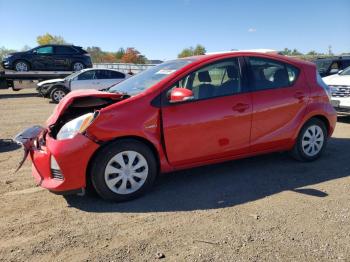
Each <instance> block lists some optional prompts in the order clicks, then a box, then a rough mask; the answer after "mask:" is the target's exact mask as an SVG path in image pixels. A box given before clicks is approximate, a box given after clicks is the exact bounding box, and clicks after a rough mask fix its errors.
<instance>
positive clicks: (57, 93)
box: [50, 87, 68, 103]
mask: <svg viewBox="0 0 350 262" xmlns="http://www.w3.org/2000/svg"><path fill="white" fill-rule="evenodd" d="M67 93H68V91H67V90H66V89H65V88H63V87H55V88H54V89H53V90H52V91H51V94H50V98H51V100H52V102H54V103H59V102H60V101H61V100H62V99H63V97H65V96H66V94H67Z"/></svg>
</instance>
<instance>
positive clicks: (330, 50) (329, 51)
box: [328, 45, 333, 55]
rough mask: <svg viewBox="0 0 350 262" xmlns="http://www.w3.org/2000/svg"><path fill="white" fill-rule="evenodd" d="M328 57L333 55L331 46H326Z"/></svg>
mask: <svg viewBox="0 0 350 262" xmlns="http://www.w3.org/2000/svg"><path fill="white" fill-rule="evenodd" d="M328 55H333V52H332V46H331V45H329V46H328Z"/></svg>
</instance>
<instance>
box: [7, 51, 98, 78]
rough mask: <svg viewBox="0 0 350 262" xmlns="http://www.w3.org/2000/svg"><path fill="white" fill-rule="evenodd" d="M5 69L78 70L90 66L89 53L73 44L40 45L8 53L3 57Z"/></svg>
mask: <svg viewBox="0 0 350 262" xmlns="http://www.w3.org/2000/svg"><path fill="white" fill-rule="evenodd" d="M2 66H3V68H5V69H10V70H16V71H22V72H23V71H30V70H43V71H50V70H63V71H79V70H82V69H84V68H90V67H92V62H91V57H90V55H89V54H88V53H87V52H86V51H85V50H83V48H81V47H79V46H75V45H42V46H38V47H36V48H33V49H31V50H28V51H24V52H16V53H10V54H8V55H6V56H5V57H4V58H3V61H2Z"/></svg>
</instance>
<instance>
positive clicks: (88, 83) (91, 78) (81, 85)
mask: <svg viewBox="0 0 350 262" xmlns="http://www.w3.org/2000/svg"><path fill="white" fill-rule="evenodd" d="M97 81H98V80H97V77H96V70H88V71H83V72H82V73H81V74H79V75H78V76H76V77H75V78H73V79H72V80H71V83H70V89H71V90H72V91H74V90H79V89H95V87H96V82H97Z"/></svg>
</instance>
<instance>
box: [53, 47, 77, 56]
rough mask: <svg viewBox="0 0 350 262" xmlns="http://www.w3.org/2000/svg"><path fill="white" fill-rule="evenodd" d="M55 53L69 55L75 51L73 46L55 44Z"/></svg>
mask: <svg viewBox="0 0 350 262" xmlns="http://www.w3.org/2000/svg"><path fill="white" fill-rule="evenodd" d="M55 53H56V54H58V55H70V54H76V53H77V51H76V50H75V49H74V48H72V47H69V46H56V47H55Z"/></svg>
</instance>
